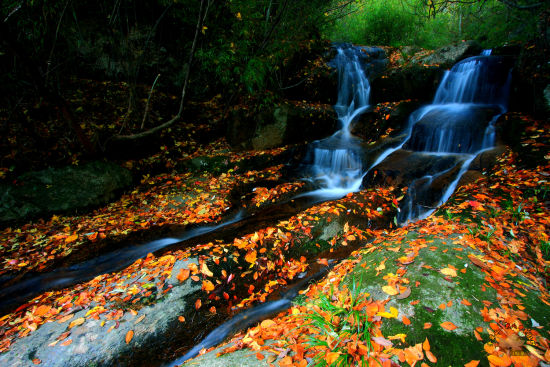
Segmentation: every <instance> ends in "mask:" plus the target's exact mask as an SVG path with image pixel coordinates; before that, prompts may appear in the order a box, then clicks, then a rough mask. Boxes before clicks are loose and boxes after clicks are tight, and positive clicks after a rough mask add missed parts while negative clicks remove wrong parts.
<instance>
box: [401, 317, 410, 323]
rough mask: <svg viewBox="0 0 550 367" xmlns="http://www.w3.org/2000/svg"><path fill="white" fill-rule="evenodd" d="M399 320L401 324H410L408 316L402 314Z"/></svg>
mask: <svg viewBox="0 0 550 367" xmlns="http://www.w3.org/2000/svg"><path fill="white" fill-rule="evenodd" d="M401 322H402V323H403V324H405V325H410V324H411V320H409V318H408V317H406V316H403V317H402V318H401Z"/></svg>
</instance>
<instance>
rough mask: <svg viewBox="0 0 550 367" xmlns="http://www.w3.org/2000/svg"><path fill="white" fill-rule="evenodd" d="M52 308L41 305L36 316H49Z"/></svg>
mask: <svg viewBox="0 0 550 367" xmlns="http://www.w3.org/2000/svg"><path fill="white" fill-rule="evenodd" d="M51 309H52V308H51V307H50V306H46V305H40V306H38V308H37V309H36V310H35V311H34V314H35V315H36V316H44V315H45V314H47V313H48V312H50V310H51Z"/></svg>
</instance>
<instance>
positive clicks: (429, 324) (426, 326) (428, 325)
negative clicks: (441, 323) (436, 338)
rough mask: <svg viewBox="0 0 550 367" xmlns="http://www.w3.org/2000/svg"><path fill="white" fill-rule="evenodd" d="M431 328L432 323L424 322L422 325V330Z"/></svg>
mask: <svg viewBox="0 0 550 367" xmlns="http://www.w3.org/2000/svg"><path fill="white" fill-rule="evenodd" d="M431 327H432V323H431V322H425V323H424V329H429V328H431Z"/></svg>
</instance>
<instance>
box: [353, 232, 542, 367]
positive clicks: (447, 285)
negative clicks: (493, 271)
mask: <svg viewBox="0 0 550 367" xmlns="http://www.w3.org/2000/svg"><path fill="white" fill-rule="evenodd" d="M419 237H420V238H422V239H425V240H426V242H427V247H424V248H422V249H420V250H419V251H418V256H417V257H416V258H415V260H414V262H413V263H411V264H409V265H407V266H406V269H407V272H406V273H405V274H404V275H403V276H401V279H403V280H404V279H408V281H409V283H408V285H409V287H410V288H411V294H410V295H409V296H408V297H407V298H405V299H402V300H398V299H396V298H395V297H388V295H387V294H385V293H384V292H382V290H381V288H382V286H384V285H386V284H387V281H386V280H384V279H383V277H384V276H385V275H387V274H389V273H393V274H396V272H397V270H398V268H399V267H400V265H398V263H397V259H398V258H400V257H402V256H404V255H405V253H406V252H407V250H408V248H409V246H408V242H410V241H413V240H415V239H417V238H419ZM457 238H458V236H449V237H448V238H446V239H445V240H442V239H439V238H436V237H434V236H426V235H421V236H419V235H418V234H417V233H414V232H413V233H409V234H408V235H407V236H406V238H404V239H403V240H402V241H401V242H399V243H397V242H393V243H382V244H380V245H378V248H377V249H376V250H374V251H372V252H371V253H368V254H365V255H363V260H362V262H361V263H360V264H358V266H357V267H356V268H355V269H354V271H353V272H351V273H350V274H349V275H348V276H347V278H346V280H345V281H346V283H348V284H349V283H351V281H358V280H360V281H361V287H362V288H363V289H364V291H365V292H368V293H370V294H371V296H372V297H373V298H374V299H386V298H389V302H388V304H387V305H386V308H387V309H389V307H395V308H397V309H398V310H399V317H398V320H396V319H383V323H382V333H383V335H384V336H386V337H388V336H391V335H395V334H400V333H403V334H406V335H407V338H406V343H405V344H402V343H401V342H400V341H399V340H395V341H394V345H395V346H396V347H400V348H401V347H407V346H412V345H415V344H417V343H421V342H423V341H424V340H425V338H428V340H429V341H430V344H431V346H432V349H431V350H432V352H433V353H434V355H435V356H436V357H437V358H438V363H437V364H436V365H437V366H456V365H463V364H464V363H467V362H469V361H471V360H472V359H476V360H481V361H482V362H481V364H480V365H487V360H486V358H485V352H484V350H483V343H484V342H480V341H478V340H477V339H476V338H475V335H474V333H473V330H474V329H475V328H476V327H478V326H481V327H483V328H484V329H485V327H487V323H485V322H484V321H483V318H482V316H481V314H480V311H481V309H483V308H484V307H485V304H484V303H483V302H482V301H484V300H486V301H490V302H492V303H494V304H497V294H496V291H495V290H494V289H492V288H491V287H489V286H486V287H483V284H484V283H485V274H484V273H483V272H482V271H481V270H480V269H479V268H477V267H475V266H473V265H472V264H471V262H470V261H469V260H468V258H467V256H468V254H469V253H473V254H478V252H477V251H474V250H471V249H467V248H463V247H461V246H460V245H456V244H453V240H456V239H457ZM386 245H387V247H393V248H395V247H397V246H399V247H400V249H399V251H396V252H394V251H390V250H388V249H387V247H386ZM430 248H431V249H430ZM384 259H386V261H385V263H384V264H385V269H383V270H381V271H379V272H378V275H377V270H376V267H378V266H379V265H380V263H381V262H382V261H383V260H384ZM465 265H467V266H466V267H465ZM363 266H364V267H363ZM430 267H431V268H430ZM446 267H455V268H456V269H458V270H460V269H464V268H465V269H466V272H465V273H462V272H461V271H458V272H457V276H456V277H453V278H451V279H449V280H446V279H445V278H446V276H445V275H443V274H441V272H440V269H443V268H446ZM417 282H419V285H418V287H416V283H417ZM401 284H402V285H406V283H401ZM483 289H485V291H483ZM463 299H466V300H468V301H469V302H470V303H471V306H466V305H464V304H462V303H461V300H463ZM416 300H417V301H419V302H418V303H416V304H414V306H413V305H411V302H412V301H416ZM449 301H452V305H451V306H450V307H445V309H444V310H441V309H440V308H439V305H441V304H443V303H444V304H445V305H447V304H448V302H449ZM402 316H407V317H408V318H409V319H410V321H411V324H410V325H405V324H403V323H402V322H401V318H402ZM541 320H542V319H541ZM444 321H450V322H452V323H453V324H455V325H456V326H457V327H458V328H457V329H456V330H453V331H448V330H445V329H443V328H442V327H441V326H440V325H441V323H443V322H444ZM427 322H429V323H431V324H432V327H431V328H430V329H424V323H427ZM482 337H483V338H484V339H485V340H484V341H487V340H488V335H487V334H482Z"/></svg>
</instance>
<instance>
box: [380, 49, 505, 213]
mask: <svg viewBox="0 0 550 367" xmlns="http://www.w3.org/2000/svg"><path fill="white" fill-rule="evenodd" d="M489 55H490V50H485V51H484V52H483V53H482V55H481V56H476V57H471V58H468V59H466V60H463V61H461V62H459V63H457V64H455V65H454V66H453V67H452V68H451V70H449V71H447V72H446V73H445V75H444V77H443V79H442V81H441V83H440V85H439V87H438V89H437V91H436V94H435V97H434V100H433V102H432V104H431V105H428V106H425V107H422V108H421V109H419V110H418V111H416V112H414V113H413V114H412V115H411V118H410V120H409V126H408V136H407V138H406V139H405V140H404V142H403V143H402V144H401V145H400V146H399V147H397V148H393V150H392V151H391V152H387V153H385V154H384V155H385V156H384V159H385V158H386V157H387V156H389V155H390V154H391V153H393V152H394V151H395V150H397V149H406V150H409V151H412V152H417V153H420V154H425V155H432V156H433V157H434V159H439V158H438V157H445V156H446V157H448V156H453V157H455V158H456V160H457V163H456V165H454V166H453V167H451V168H447V169H445V170H443V171H441V172H437V173H435V174H432V175H426V176H423V177H421V178H418V179H416V180H413V181H412V182H411V183H410V184H409V188H408V192H407V195H406V198H405V200H404V202H403V204H402V205H401V207H400V213H399V215H398V218H397V219H398V222H399V223H400V224H406V223H408V222H410V221H413V220H417V219H423V218H426V217H428V216H429V215H430V214H431V213H433V212H434V211H435V210H436V208H437V207H438V206H440V205H442V204H443V203H445V202H446V201H447V200H448V199H449V197H450V196H451V195H452V193H453V192H454V190H455V189H456V186H457V185H458V183H459V181H460V178H461V177H462V175H463V174H464V173H465V172H466V171H467V170H468V167H469V166H470V163H471V162H472V161H473V160H474V159H475V157H476V156H477V155H478V154H480V153H482V152H483V151H485V150H488V149H491V148H492V147H493V146H494V141H495V128H494V124H495V123H496V121H497V119H498V117H499V116H501V115H502V114H503V113H504V112H505V111H506V109H507V104H508V95H509V88H510V81H511V72H510V67H509V66H508V65H507V64H506V63H505V62H503V60H502V59H501V58H498V57H494V56H489ZM380 161H381V160H380V159H379V160H377V162H376V164H378V163H380ZM437 180H441V181H445V182H446V181H448V184H447V185H446V186H445V187H443V188H442V189H441V187H440V191H439V192H434V187H433V183H434V182H435V181H437ZM436 186H437V185H436ZM439 186H441V185H439ZM434 197H437V198H436V199H435V200H434ZM426 200H431V205H428V204H427V203H426Z"/></svg>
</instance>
